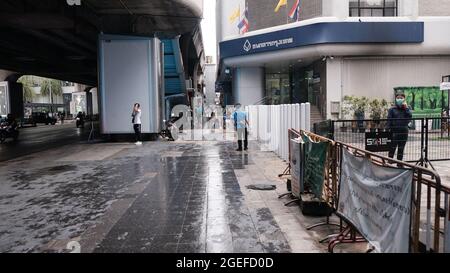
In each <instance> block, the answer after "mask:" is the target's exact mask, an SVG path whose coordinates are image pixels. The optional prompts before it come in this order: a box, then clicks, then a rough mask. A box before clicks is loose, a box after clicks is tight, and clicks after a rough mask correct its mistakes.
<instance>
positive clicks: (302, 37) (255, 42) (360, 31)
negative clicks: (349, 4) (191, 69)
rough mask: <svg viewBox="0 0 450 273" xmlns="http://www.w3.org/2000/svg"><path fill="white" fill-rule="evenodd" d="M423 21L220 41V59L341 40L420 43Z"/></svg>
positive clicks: (321, 27)
mask: <svg viewBox="0 0 450 273" xmlns="http://www.w3.org/2000/svg"><path fill="white" fill-rule="evenodd" d="M423 41H424V23H423V22H335V23H317V24H312V25H307V26H300V27H296V28H289V29H284V30H279V31H274V32H270V33H265V34H259V35H253V36H248V37H244V38H238V39H234V40H229V41H224V42H221V43H220V55H221V59H224V58H229V57H237V56H245V55H251V54H255V53H262V52H270V51H275V50H280V49H288V48H295V47H301V46H310V45H320V44H343V43H348V44H350V43H352V44H354V43H422V42H423Z"/></svg>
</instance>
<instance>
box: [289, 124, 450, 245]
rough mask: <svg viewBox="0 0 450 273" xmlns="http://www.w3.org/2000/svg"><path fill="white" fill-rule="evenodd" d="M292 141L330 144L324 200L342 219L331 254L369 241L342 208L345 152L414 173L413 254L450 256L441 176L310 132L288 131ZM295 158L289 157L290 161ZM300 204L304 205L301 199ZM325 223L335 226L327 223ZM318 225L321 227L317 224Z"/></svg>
mask: <svg viewBox="0 0 450 273" xmlns="http://www.w3.org/2000/svg"><path fill="white" fill-rule="evenodd" d="M288 136H289V138H288V139H287V140H289V141H290V140H291V139H294V138H301V137H302V136H308V137H309V138H311V139H312V140H313V141H316V142H319V141H321V142H327V143H329V151H328V159H327V161H326V172H325V174H324V180H323V183H324V185H323V196H322V199H323V200H324V201H325V202H326V203H327V204H328V205H329V206H330V208H332V210H333V211H334V213H335V214H336V215H337V216H338V217H339V218H340V219H341V229H340V232H339V234H334V235H331V236H330V237H329V239H330V240H329V251H330V252H333V249H334V247H335V246H336V245H338V244H342V243H355V242H362V241H365V238H364V237H362V235H361V232H360V231H359V230H357V229H356V227H355V226H354V225H353V224H352V223H351V222H350V221H349V220H348V219H346V218H345V217H344V216H343V215H341V214H340V213H339V212H338V209H339V202H338V200H339V185H340V182H341V170H342V164H343V161H342V153H343V151H344V150H346V151H349V152H351V153H352V154H353V155H355V156H357V157H363V158H365V159H367V160H369V161H370V162H372V163H374V164H376V165H378V166H382V167H389V168H394V169H408V170H411V171H412V172H413V179H412V181H411V183H412V194H411V210H410V219H411V220H410V225H409V233H410V235H409V252H412V253H417V252H445V253H450V200H449V196H450V188H447V187H444V186H443V185H442V184H441V179H440V176H439V174H438V173H436V172H435V171H433V170H430V169H426V168H423V167H421V166H418V165H413V164H410V163H405V162H402V161H399V160H396V159H392V158H389V157H386V156H383V155H380V154H377V153H374V152H369V151H366V150H364V149H362V148H360V147H355V146H354V145H352V144H346V143H343V142H340V141H333V140H331V139H329V138H326V137H323V136H319V135H316V134H313V133H310V132H308V131H306V130H296V129H289V130H288ZM290 157H291V155H289V158H290ZM300 202H302V201H301V200H300ZM322 224H331V223H330V222H329V219H328V217H327V221H326V222H325V223H322ZM316 226H317V225H316Z"/></svg>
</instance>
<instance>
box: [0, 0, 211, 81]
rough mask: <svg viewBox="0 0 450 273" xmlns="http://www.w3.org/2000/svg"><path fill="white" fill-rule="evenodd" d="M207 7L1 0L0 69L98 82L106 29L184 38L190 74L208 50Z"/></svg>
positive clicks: (122, 0)
mask: <svg viewBox="0 0 450 273" xmlns="http://www.w3.org/2000/svg"><path fill="white" fill-rule="evenodd" d="M202 10H203V6H202V0H173V1H161V0H109V1H105V0H81V5H79V6H78V5H73V6H71V5H69V4H68V3H67V1H66V0H41V1H34V0H0V33H1V37H0V69H6V70H11V71H15V72H17V73H19V74H33V75H38V76H44V77H50V78H56V79H61V80H66V81H72V82H78V83H83V84H87V85H92V86H97V83H98V79H97V78H98V71H97V67H98V39H99V38H98V37H99V34H101V33H104V34H119V35H133V36H145V37H155V36H156V37H158V38H164V39H172V38H175V37H177V36H180V47H181V52H182V54H183V62H184V66H185V71H187V72H186V73H187V74H188V73H189V71H194V70H195V69H194V67H195V66H196V65H198V59H199V58H200V56H201V54H202V52H203V46H202V42H201V36H200V38H199V35H198V33H199V28H198V26H199V22H200V20H201V17H202ZM191 66H192V68H191ZM186 76H187V77H189V75H186ZM1 80H4V79H1Z"/></svg>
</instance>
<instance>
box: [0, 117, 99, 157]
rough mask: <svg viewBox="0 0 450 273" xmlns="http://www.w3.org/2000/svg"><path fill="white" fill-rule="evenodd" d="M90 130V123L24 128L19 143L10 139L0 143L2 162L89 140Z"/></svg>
mask: <svg viewBox="0 0 450 273" xmlns="http://www.w3.org/2000/svg"><path fill="white" fill-rule="evenodd" d="M89 132H90V126H89V123H86V128H85V129H81V128H80V129H79V128H76V127H75V124H73V123H66V124H64V125H61V124H57V125H54V126H52V125H38V126H37V127H27V128H22V129H20V136H19V141H18V142H17V143H14V142H13V141H12V139H8V140H7V142H5V143H3V144H0V162H1V161H6V160H11V159H14V158H17V157H20V156H25V155H28V154H32V153H36V152H40V151H44V150H47V149H51V148H54V147H59V146H62V145H66V144H71V143H76V142H79V141H83V140H87V139H88V137H89Z"/></svg>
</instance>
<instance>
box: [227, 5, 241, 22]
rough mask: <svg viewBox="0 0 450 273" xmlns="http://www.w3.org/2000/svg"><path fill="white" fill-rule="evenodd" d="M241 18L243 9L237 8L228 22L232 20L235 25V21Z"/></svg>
mask: <svg viewBox="0 0 450 273" xmlns="http://www.w3.org/2000/svg"><path fill="white" fill-rule="evenodd" d="M240 16H241V9H240V8H237V9H236V10H235V11H233V13H232V14H231V15H230V17H229V18H228V20H230V23H233V22H234V21H236V19H237V18H239V17H240Z"/></svg>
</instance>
